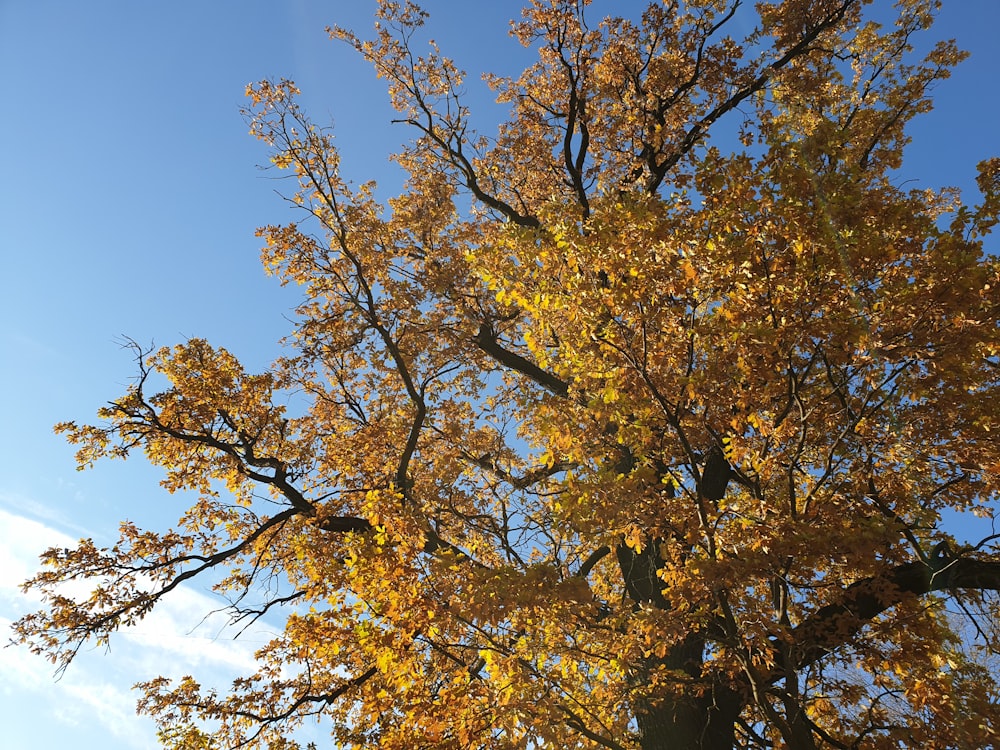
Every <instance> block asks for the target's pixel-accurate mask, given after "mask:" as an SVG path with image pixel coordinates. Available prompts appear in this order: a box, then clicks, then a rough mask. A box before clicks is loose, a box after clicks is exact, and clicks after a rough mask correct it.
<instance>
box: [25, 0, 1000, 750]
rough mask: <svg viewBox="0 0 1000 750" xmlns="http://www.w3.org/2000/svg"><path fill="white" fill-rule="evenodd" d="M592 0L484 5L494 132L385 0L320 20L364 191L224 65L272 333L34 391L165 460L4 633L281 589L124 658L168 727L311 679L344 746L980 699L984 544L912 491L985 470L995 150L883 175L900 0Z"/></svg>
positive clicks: (250, 705)
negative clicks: (266, 171)
mask: <svg viewBox="0 0 1000 750" xmlns="http://www.w3.org/2000/svg"><path fill="white" fill-rule="evenodd" d="M586 4H587V3H585V2H574V1H573V0H551V1H548V0H535V1H534V2H532V4H531V5H530V6H529V7H528V8H527V9H526V10H525V11H524V15H523V19H522V20H521V21H520V22H519V23H516V24H515V25H514V26H513V27H512V28H513V35H514V36H515V37H516V38H517V39H518V40H519V41H520V42H521V43H522V44H524V45H526V46H528V47H532V48H534V49H536V50H537V53H538V57H537V62H536V63H534V64H533V65H532V66H531V67H529V68H528V69H527V70H525V71H524V72H523V73H522V74H521V75H520V77H518V78H502V77H493V76H490V77H487V79H486V80H487V81H488V83H489V85H490V86H491V87H492V88H493V89H494V90H495V92H496V95H497V97H498V99H499V101H500V102H502V103H505V104H506V105H508V107H509V118H508V119H507V120H506V121H505V122H504V123H503V124H502V125H501V126H500V127H499V129H498V131H497V134H496V135H495V136H493V137H485V136H482V135H480V134H478V133H477V132H476V131H475V130H474V129H473V125H472V120H471V116H470V113H469V111H468V110H467V108H466V106H465V100H464V99H463V97H462V95H461V92H462V89H463V74H462V73H461V72H460V71H459V70H458V68H457V67H456V66H455V65H454V64H453V62H452V61H451V60H449V59H448V58H446V57H444V56H442V55H441V54H440V53H439V52H438V50H437V49H436V48H435V47H433V46H432V47H431V49H430V51H429V52H428V53H426V54H423V55H420V54H418V52H417V51H416V47H417V43H416V41H415V38H416V36H415V35H416V34H417V33H418V31H419V29H420V27H421V25H422V24H423V22H424V18H425V16H424V14H423V13H422V11H420V10H419V9H418V8H417V7H416V6H413V5H410V4H405V5H401V4H396V3H390V2H382V3H381V7H380V10H379V24H378V25H377V26H376V29H377V32H376V35H375V36H374V38H373V39H371V40H367V41H366V40H363V39H361V38H360V37H357V36H355V35H354V34H353V33H351V32H349V31H346V30H343V29H340V28H334V29H331V30H330V33H331V35H332V36H333V37H335V38H337V39H340V40H344V41H346V42H347V43H348V44H351V45H353V46H354V47H355V48H356V49H357V51H358V52H359V53H360V54H361V55H363V56H364V57H365V58H366V59H368V60H369V61H370V62H371V63H372V65H373V66H374V67H375V70H376V71H377V72H378V74H379V76H381V77H382V78H384V79H386V80H387V81H388V86H389V93H390V96H391V100H392V103H393V105H394V106H395V108H396V110H398V112H399V119H400V120H401V121H402V122H403V123H406V124H407V125H408V126H410V127H411V128H412V131H413V133H414V138H413V140H412V141H411V142H410V143H409V144H408V145H407V146H406V147H405V148H404V149H403V150H402V152H401V153H400V154H398V155H397V156H396V157H395V159H396V162H397V163H398V165H399V166H400V167H401V168H402V169H403V170H405V173H406V175H407V182H406V185H405V189H404V190H403V192H402V194H401V195H400V196H399V197H396V198H393V199H391V200H389V201H388V203H387V205H381V204H380V202H379V201H378V199H377V197H376V190H375V187H374V185H372V184H370V183H365V184H361V185H359V186H357V185H352V184H351V183H349V182H348V181H346V180H345V178H344V177H342V176H341V174H340V170H339V166H338V155H337V151H336V149H335V148H334V146H333V143H332V140H331V135H330V133H329V132H328V131H327V130H325V129H323V128H320V127H318V126H316V125H314V124H313V123H312V122H311V121H310V120H309V119H308V118H307V116H306V115H305V114H304V113H303V112H302V111H301V110H300V108H299V106H298V105H297V103H296V98H295V95H296V94H297V93H298V92H297V89H296V88H295V86H294V84H293V83H291V82H289V81H272V82H262V83H260V84H257V85H254V86H251V87H250V88H249V89H248V95H249V97H250V102H251V104H250V106H249V109H248V112H247V114H248V118H249V122H250V124H251V130H252V133H253V134H254V135H256V136H257V137H259V138H261V139H262V140H264V141H265V142H267V143H268V144H270V146H271V147H272V148H273V154H274V155H273V162H274V164H275V165H276V167H278V168H281V169H289V170H292V172H294V175H295V176H296V177H297V178H298V183H299V186H300V188H299V190H298V192H297V193H296V194H295V196H294V200H295V202H296V203H298V204H299V205H300V206H301V207H302V209H303V211H304V217H303V222H302V223H301V224H296V223H293V224H289V225H287V226H268V227H265V228H263V229H261V230H260V235H261V236H262V237H263V239H264V242H265V247H264V250H263V261H264V264H265V265H266V267H267V269H268V270H269V271H270V272H272V273H274V274H275V275H277V276H278V277H279V278H280V279H281V282H282V283H296V284H301V285H302V288H303V290H304V298H303V301H302V303H301V305H300V307H299V308H298V317H297V322H296V326H295V329H294V331H293V333H292V334H291V336H290V337H289V339H288V341H287V349H286V354H287V356H285V357H282V358H280V359H278V360H277V361H276V362H275V364H274V366H273V368H272V369H270V370H269V371H267V372H264V373H260V374H252V373H248V372H246V371H245V370H244V369H243V368H242V367H241V365H240V364H239V362H238V361H237V360H236V358H235V357H234V356H232V355H231V354H230V353H228V352H227V351H226V350H224V349H221V348H216V347H213V346H211V345H209V344H208V343H207V342H206V341H203V340H198V339H194V340H190V341H187V342H186V343H183V344H181V345H178V346H175V347H173V348H164V349H159V350H157V351H152V350H144V349H141V348H139V347H136V361H137V363H138V376H137V378H136V380H135V382H134V383H133V385H132V386H131V387H129V388H128V390H127V392H126V393H125V395H123V396H122V397H121V398H119V399H118V400H116V401H114V402H113V403H111V404H110V405H108V406H107V407H105V408H103V409H102V410H101V411H100V412H99V415H100V418H101V420H102V421H101V422H100V423H99V424H98V425H96V426H88V425H83V426H80V425H77V424H74V423H65V424H61V425H59V426H58V428H57V429H58V430H59V431H61V432H63V433H65V434H66V435H67V436H68V438H69V440H70V441H72V442H73V443H75V444H77V445H78V446H79V454H78V459H79V463H80V466H81V467H84V466H89V465H91V464H92V463H93V462H94V461H96V460H98V459H102V458H108V457H110V458H124V457H126V456H128V455H130V454H132V453H133V452H135V451H141V452H142V453H144V454H145V456H146V457H147V458H148V459H149V460H150V461H151V462H152V463H153V464H156V465H158V466H161V467H162V468H163V470H164V471H165V479H164V485H165V486H166V487H167V488H168V489H170V490H183V491H188V492H192V493H195V494H196V495H197V497H198V499H197V501H196V502H195V503H194V504H193V506H192V507H191V508H190V509H189V510H187V511H186V512H185V513H184V514H183V515H182V517H181V518H180V521H179V524H178V525H177V527H176V528H175V529H171V530H169V531H166V532H163V533H157V532H153V531H145V530H140V529H139V528H136V527H135V526H134V525H132V524H129V523H124V524H123V525H122V527H121V539H120V541H119V542H118V543H117V544H115V545H114V546H112V547H110V548H107V549H101V548H98V547H97V546H96V545H95V544H94V543H93V542H91V541H89V540H84V541H82V542H81V543H80V545H79V546H78V547H77V548H75V549H52V550H49V551H48V552H46V553H45V555H44V558H43V559H44V562H45V563H46V568H45V569H44V570H43V572H41V573H39V574H38V575H37V576H36V577H34V578H33V579H32V580H30V581H29V582H28V583H27V584H26V586H27V587H28V588H32V589H35V590H37V591H40V592H41V593H43V594H44V595H45V596H46V597H47V599H46V604H45V609H44V610H43V611H41V612H38V613H35V614H32V615H28V616H26V617H24V618H23V619H22V620H20V621H19V622H18V623H17V625H16V633H17V637H18V639H19V640H20V641H21V642H23V643H25V644H28V645H30V647H31V648H33V649H34V650H35V651H37V652H41V653H44V654H47V655H48V656H49V657H50V658H51V659H52V660H53V661H54V662H55V663H56V664H58V665H59V666H60V667H62V668H65V666H66V665H68V664H69V662H70V661H71V660H72V658H73V656H74V654H75V653H76V652H77V650H78V649H79V648H80V646H81V645H82V644H83V643H85V642H87V641H88V640H96V641H97V642H104V641H107V639H108V638H109V637H110V636H111V634H112V633H113V632H114V631H115V630H117V629H118V628H120V627H124V626H128V625H129V624H131V623H134V622H136V621H137V620H139V619H140V618H142V617H143V616H144V615H146V614H147V613H148V612H149V611H150V610H151V609H152V608H153V607H155V606H156V605H157V604H158V602H160V601H161V600H162V599H163V597H165V596H168V595H169V594H170V592H171V591H172V590H173V589H175V588H176V587H178V586H179V585H181V584H183V583H184V582H186V581H189V580H191V579H193V578H196V577H208V578H210V579H212V580H213V581H214V585H215V588H216V589H217V590H218V591H219V592H220V593H222V594H224V595H226V596H228V597H230V599H231V611H232V614H233V617H234V618H236V619H241V618H247V619H252V618H257V617H261V616H266V617H268V618H272V619H273V618H278V617H283V618H284V623H285V624H284V631H283V633H282V634H281V635H280V636H279V637H277V638H275V639H274V640H273V641H272V642H271V643H269V644H268V645H267V646H265V647H263V648H262V649H261V650H260V651H259V652H258V654H257V659H258V662H259V671H257V672H256V673H255V674H252V675H247V676H246V677H245V678H243V679H240V680H238V681H237V682H236V683H235V684H234V685H233V688H232V691H231V692H230V693H228V694H219V693H217V692H214V691H211V690H205V689H202V688H201V687H200V686H199V684H198V683H197V682H196V681H195V679H194V678H193V677H185V678H183V679H181V680H179V681H171V680H168V679H166V678H157V679H153V680H151V681H149V682H147V683H145V684H143V685H142V686H141V691H142V698H141V701H140V708H141V709H142V710H143V711H145V712H147V713H149V714H151V715H153V716H154V717H156V718H157V720H158V721H159V723H160V725H161V734H160V736H161V739H162V740H163V741H164V742H165V743H168V744H170V745H171V746H173V747H187V748H193V747H209V746H220V747H237V746H259V747H270V748H288V747H297V745H295V743H294V742H293V741H292V740H291V739H290V737H291V735H292V733H293V731H294V729H295V727H297V726H299V725H300V724H301V723H303V722H304V721H306V720H307V719H309V718H310V717H317V716H318V717H322V718H324V719H325V720H327V721H328V723H329V725H330V726H331V731H332V737H333V740H334V742H335V743H336V744H337V745H338V746H342V747H383V748H397V747H398V748H421V747H441V748H475V747H484V748H486V747H488V748H525V747H553V748H564V747H580V748H611V749H613V750H621V749H623V748H642V750H659V749H661V748H663V749H666V748H670V749H671V750H674V749H677V750H694V749H696V748H698V749H702V750H709V749H711V750H722V749H725V750H730V749H731V748H772V747H773V748H794V749H795V750H813V749H814V748H816V749H818V748H859V749H860V748H904V747H921V748H973V747H976V748H980V747H988V746H991V745H993V744H995V743H997V742H998V737H1000V686H998V681H997V672H996V671H993V670H991V666H993V664H992V663H991V661H990V660H991V659H992V658H993V657H994V656H995V655H996V654H997V648H998V646H1000V640H998V634H997V631H996V628H995V622H996V614H997V600H996V597H995V595H994V594H993V593H992V592H995V591H997V590H998V589H1000V551H998V549H997V545H996V543H995V539H994V538H993V537H990V538H987V539H983V540H982V541H981V542H980V543H979V544H978V545H976V546H975V547H970V546H961V545H959V544H958V543H957V542H956V540H955V539H954V538H953V537H951V536H950V535H949V534H948V533H946V531H945V530H944V529H943V528H942V514H943V513H945V512H946V511H948V510H957V511H972V512H976V513H979V514H983V515H987V516H989V515H991V514H992V513H993V512H994V504H995V502H996V500H997V496H998V492H1000V450H998V447H997V439H996V430H997V415H998V414H1000V329H998V313H1000V295H998V294H997V288H998V286H1000V264H998V262H997V259H996V258H995V257H991V256H989V255H986V254H984V252H983V238H984V237H986V236H987V235H988V233H989V231H990V229H991V227H992V226H993V225H994V224H995V223H996V221H997V217H998V212H1000V159H994V160H990V161H987V162H984V163H983V164H981V165H979V175H980V176H979V179H978V185H979V188H980V189H981V192H982V200H981V201H980V202H979V203H978V204H976V205H973V204H966V203H963V202H962V201H961V199H960V196H958V195H957V194H956V193H955V191H950V190H940V191H915V190H907V189H904V187H903V186H901V185H899V184H897V182H899V181H900V180H899V179H898V178H897V177H896V176H895V175H896V170H897V169H898V167H899V166H900V165H901V163H902V158H903V150H904V146H905V144H906V140H907V138H906V135H905V126H906V124H907V123H908V122H909V121H910V119H911V118H913V117H914V116H916V115H918V114H920V113H921V112H924V111H926V110H928V109H929V108H930V106H931V105H930V98H929V93H928V92H929V90H930V88H931V86H932V85H933V84H934V83H936V82H938V81H940V80H942V79H944V78H946V77H947V76H948V73H949V69H950V68H951V66H953V65H954V64H956V63H957V62H959V61H960V60H961V59H962V57H963V55H962V54H961V53H960V52H959V51H958V50H957V49H956V47H955V46H954V44H953V43H940V44H938V45H937V46H935V47H933V49H932V50H931V51H930V52H929V53H928V54H927V55H926V56H925V57H923V58H922V59H914V58H915V55H914V53H913V50H912V45H913V43H914V42H913V40H914V39H915V38H916V37H917V35H918V33H919V32H921V31H923V30H925V29H926V28H928V27H929V26H930V24H931V22H932V18H933V11H934V9H935V6H936V3H935V2H932V1H931V0H901V2H899V3H897V8H896V9H895V11H894V12H895V13H896V16H895V17H894V18H893V19H890V20H889V21H888V22H887V23H886V24H885V25H879V24H877V23H875V22H874V21H872V20H870V19H868V18H867V16H866V15H865V14H866V13H868V12H869V11H871V10H877V11H878V12H879V13H885V12H888V8H887V7H886V4H884V3H881V4H879V5H878V7H877V8H875V9H869V8H866V7H864V6H866V3H864V2H862V1H861V0H784V1H783V2H774V3H760V4H758V6H757V12H758V16H757V17H756V18H753V19H751V18H750V16H749V14H750V11H749V10H748V9H746V8H743V7H740V3H739V2H736V1H734V0H698V1H697V2H696V1H695V0H689V2H679V1H675V2H664V3H651V4H650V6H649V7H648V9H647V10H646V11H645V13H644V14H643V15H642V17H641V19H635V20H625V19H621V18H607V19H605V20H603V21H602V22H600V23H597V24H594V23H592V22H591V20H590V19H589V18H588V17H587V14H586V12H585V7H584V6H585V5H586ZM748 19H749V20H748ZM734 27H738V28H747V27H754V28H753V31H752V32H751V33H749V34H748V35H746V36H745V37H744V38H739V37H734V36H732V34H733V33H735V32H730V29H731V28H734ZM721 128H726V129H727V130H725V131H724V132H722V133H720V132H719V131H720V129H721ZM726 134H728V135H726ZM710 136H712V138H710ZM158 384H161V385H158ZM289 394H293V395H291V396H290V395H289ZM213 576H215V577H214V578H212V577H213ZM70 579H86V580H91V581H93V582H94V586H95V587H94V590H93V594H92V595H91V596H90V597H89V598H87V599H74V598H72V597H69V596H67V595H65V593H61V588H60V587H61V585H62V584H63V583H64V582H66V581H68V580H70Z"/></svg>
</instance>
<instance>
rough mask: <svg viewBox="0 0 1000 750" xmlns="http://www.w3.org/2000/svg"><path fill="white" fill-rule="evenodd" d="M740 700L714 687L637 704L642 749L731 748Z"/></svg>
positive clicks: (730, 749)
mask: <svg viewBox="0 0 1000 750" xmlns="http://www.w3.org/2000/svg"><path fill="white" fill-rule="evenodd" d="M741 707H742V706H741V701H740V699H739V696H738V695H737V694H736V693H733V692H731V691H728V690H725V689H724V688H721V687H720V688H717V689H716V690H714V691H713V692H712V693H710V694H707V695H702V696H692V697H691V698H689V699H682V700H677V701H673V700H665V701H660V702H659V703H655V704H652V703H647V704H645V705H640V706H638V707H637V711H636V722H637V723H638V725H639V735H640V739H639V744H640V746H641V747H642V750H733V746H734V745H735V742H736V734H735V726H736V718H737V717H738V716H739V713H740V708H741Z"/></svg>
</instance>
